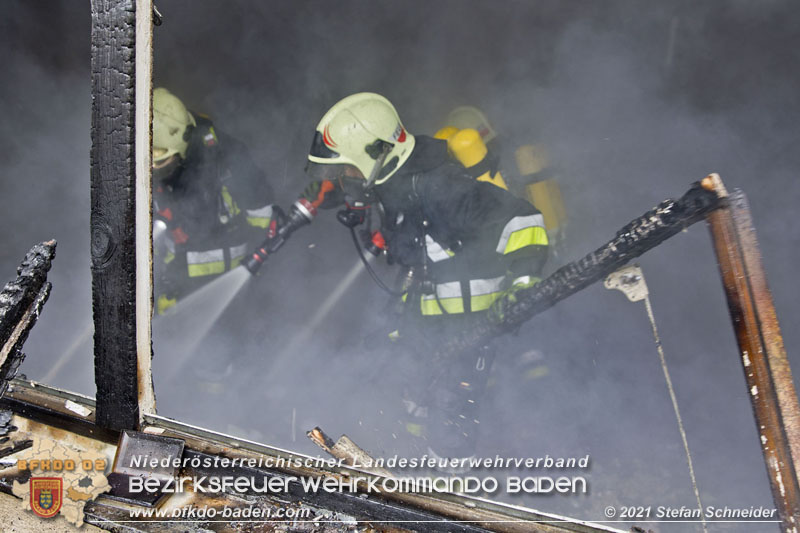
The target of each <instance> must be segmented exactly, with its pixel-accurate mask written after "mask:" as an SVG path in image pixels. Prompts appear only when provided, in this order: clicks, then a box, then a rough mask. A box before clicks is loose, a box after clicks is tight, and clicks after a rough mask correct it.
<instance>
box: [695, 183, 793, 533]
mask: <svg viewBox="0 0 800 533" xmlns="http://www.w3.org/2000/svg"><path fill="white" fill-rule="evenodd" d="M719 186H720V188H721V189H722V187H721V184H719ZM722 190H723V191H724V189H722ZM709 225H710V229H711V235H712V238H713V240H714V249H715V251H716V254H717V261H718V262H719V268H720V272H721V275H722V284H723V287H724V289H725V296H726V298H727V301H728V309H729V311H730V315H731V319H732V323H733V326H734V330H735V333H736V340H737V342H738V345H739V350H740V352H741V359H742V365H743V368H744V374H745V380H746V381H747V387H748V391H749V393H750V402H751V404H752V406H753V412H754V414H755V418H756V426H757V429H758V433H759V437H760V440H761V450H762V453H763V455H764V460H765V462H766V466H767V474H768V477H769V480H770V487H771V489H772V497H773V499H774V501H775V506H776V508H777V510H778V515H779V516H780V519H781V521H782V524H781V527H782V530H783V531H786V532H797V531H798V525H800V486H798V479H797V471H796V469H795V466H796V464H797V459H798V455H797V453H798V446H800V442H798V437H799V434H798V431H800V422H798V418H799V415H798V412H799V410H800V407H798V402H797V393H796V392H795V388H794V383H793V381H792V374H791V370H790V369H789V362H788V360H787V358H786V351H785V349H784V347H783V339H782V337H781V333H780V327H779V326H778V319H777V316H776V314H775V307H774V305H773V303H772V295H771V294H770V292H769V288H768V287H767V283H766V278H765V275H764V270H763V266H762V265H761V255H760V252H759V250H758V242H757V240H756V235H755V229H754V228H753V225H752V219H751V217H750V211H749V208H748V205H747V199H746V197H745V196H744V194H743V193H742V192H741V191H736V192H734V194H732V195H731V197H730V198H729V201H728V206H727V208H726V209H721V210H719V211H717V212H715V213H713V214H712V215H711V216H710V217H709Z"/></svg>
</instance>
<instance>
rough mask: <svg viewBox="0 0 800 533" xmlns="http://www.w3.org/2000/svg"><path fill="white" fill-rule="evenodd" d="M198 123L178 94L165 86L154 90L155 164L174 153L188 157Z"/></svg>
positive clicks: (182, 157)
mask: <svg viewBox="0 0 800 533" xmlns="http://www.w3.org/2000/svg"><path fill="white" fill-rule="evenodd" d="M196 125H197V123H196V122H195V120H194V117H193V116H192V114H191V113H189V110H188V109H186V106H185V105H183V102H181V101H180V100H179V99H178V97H177V96H175V95H174V94H172V93H171V92H169V91H168V90H167V89H164V88H163V87H159V88H157V89H155V90H154V91H153V165H154V166H157V165H159V164H163V163H164V162H166V161H167V159H169V158H171V157H172V156H173V155H175V154H178V155H180V157H181V159H185V158H186V150H187V149H188V148H189V136H190V134H191V128H193V127H195V126H196Z"/></svg>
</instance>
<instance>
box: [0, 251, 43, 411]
mask: <svg viewBox="0 0 800 533" xmlns="http://www.w3.org/2000/svg"><path fill="white" fill-rule="evenodd" d="M55 255H56V242H55V241H48V242H43V243H41V244H37V245H36V246H34V247H33V248H31V250H30V251H29V252H28V253H27V255H26V256H25V259H24V260H23V261H22V264H21V265H20V267H19V268H18V269H17V278H16V279H15V280H13V281H10V282H9V283H7V284H6V286H5V287H4V288H3V290H2V292H0V397H2V396H3V393H5V391H6V387H7V386H8V382H9V380H10V379H11V378H13V377H14V376H15V375H16V372H17V369H18V368H19V365H20V364H22V360H23V359H24V358H25V354H24V353H22V345H23V344H24V343H25V340H26V339H27V338H28V333H30V330H31V328H33V326H34V324H35V323H36V319H37V318H38V317H39V313H41V311H42V306H44V304H45V302H47V298H48V297H49V296H50V289H51V287H52V286H51V284H50V283H49V282H48V281H47V273H48V272H49V271H50V266H51V264H52V261H53V258H54V257H55Z"/></svg>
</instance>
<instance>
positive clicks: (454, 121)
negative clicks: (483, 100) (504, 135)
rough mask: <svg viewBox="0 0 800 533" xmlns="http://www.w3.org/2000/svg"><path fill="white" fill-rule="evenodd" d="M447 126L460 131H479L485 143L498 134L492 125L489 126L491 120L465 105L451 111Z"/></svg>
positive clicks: (478, 110)
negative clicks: (469, 129) (470, 129)
mask: <svg viewBox="0 0 800 533" xmlns="http://www.w3.org/2000/svg"><path fill="white" fill-rule="evenodd" d="M445 124H447V125H448V126H452V127H454V128H458V129H460V130H463V129H467V128H472V129H474V130H478V133H479V134H480V136H481V139H483V142H485V143H488V142H489V141H491V140H492V139H494V138H495V137H497V132H496V131H495V130H494V128H493V127H492V125H491V124H489V119H487V118H486V115H484V114H483V111H481V110H480V109H478V108H477V107H472V106H469V105H465V106H461V107H457V108H455V109H453V110H452V111H450V114H449V115H447V120H446V121H445Z"/></svg>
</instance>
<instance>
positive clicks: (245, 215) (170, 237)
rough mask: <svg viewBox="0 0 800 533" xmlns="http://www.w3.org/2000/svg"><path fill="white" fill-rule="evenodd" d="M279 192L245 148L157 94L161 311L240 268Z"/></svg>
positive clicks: (155, 209) (262, 233) (155, 195)
mask: <svg viewBox="0 0 800 533" xmlns="http://www.w3.org/2000/svg"><path fill="white" fill-rule="evenodd" d="M271 200H272V190H271V187H270V185H269V184H268V183H267V181H266V178H265V176H264V174H263V173H262V172H261V170H260V169H258V167H256V165H255V164H254V163H253V160H252V158H251V157H250V155H249V153H248V152H247V149H246V148H245V146H244V145H243V144H242V143H241V142H240V141H238V140H236V139H234V138H232V137H230V136H228V135H225V134H224V133H222V132H219V131H217V129H216V127H215V126H214V124H213V123H212V122H211V120H210V119H209V118H208V117H206V116H203V115H200V114H196V113H192V112H191V111H189V110H188V109H187V108H186V106H185V105H184V104H183V102H181V100H180V99H178V98H177V97H176V96H175V95H173V94H172V93H170V92H169V91H168V90H167V89H164V88H157V89H155V90H154V91H153V213H154V219H155V223H156V227H157V228H159V227H160V228H165V231H163V235H164V236H165V238H163V239H159V243H158V244H159V246H158V248H157V250H156V252H157V255H158V257H157V258H156V265H155V270H156V274H157V275H156V301H157V310H158V312H159V313H163V312H164V311H166V309H168V308H169V307H171V306H172V305H174V303H175V302H176V300H177V299H178V298H180V297H182V296H184V295H185V294H187V293H188V292H191V291H193V290H195V289H197V288H199V287H200V286H202V285H204V284H205V283H207V282H208V281H211V280H212V279H214V278H215V277H217V276H218V275H220V274H222V273H224V272H226V271H228V270H230V269H231V268H233V267H235V266H237V265H238V264H239V262H240V261H241V259H242V257H243V256H244V255H245V254H246V253H247V252H249V251H250V249H251V248H252V247H253V246H255V245H256V244H258V243H260V242H261V241H262V240H263V239H264V236H265V235H266V232H267V228H268V226H269V225H270V222H271V217H272V205H271Z"/></svg>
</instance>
